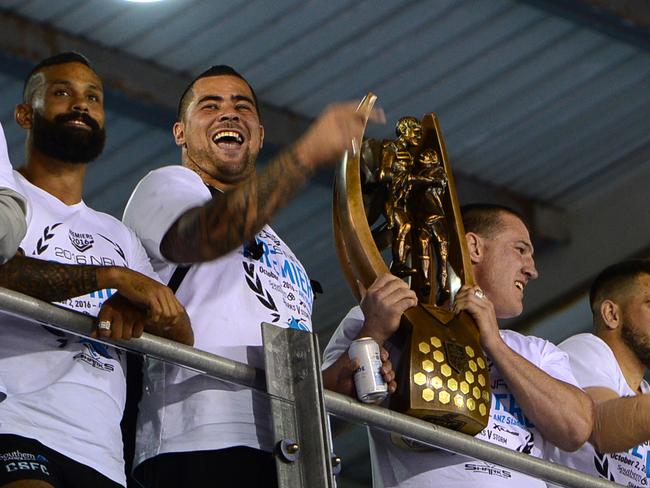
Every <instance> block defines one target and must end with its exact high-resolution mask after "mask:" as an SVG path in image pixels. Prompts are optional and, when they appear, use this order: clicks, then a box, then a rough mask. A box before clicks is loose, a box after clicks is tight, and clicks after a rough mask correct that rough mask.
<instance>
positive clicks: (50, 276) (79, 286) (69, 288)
mask: <svg viewBox="0 0 650 488" xmlns="http://www.w3.org/2000/svg"><path fill="white" fill-rule="evenodd" d="M97 269H98V266H77V265H72V264H60V263H53V262H51V261H44V260H41V259H34V258H28V257H24V256H19V255H17V256H15V257H13V258H12V259H10V260H9V261H7V262H6V263H5V264H3V265H2V266H0V286H2V287H4V288H9V289H11V290H15V291H18V292H20V293H24V294H25V295H29V296H32V297H34V298H39V299H41V300H45V301H48V302H58V301H61V300H66V299H68V298H73V297H78V296H80V295H85V294H86V293H90V292H92V291H95V290H98V289H99V286H98V282H97Z"/></svg>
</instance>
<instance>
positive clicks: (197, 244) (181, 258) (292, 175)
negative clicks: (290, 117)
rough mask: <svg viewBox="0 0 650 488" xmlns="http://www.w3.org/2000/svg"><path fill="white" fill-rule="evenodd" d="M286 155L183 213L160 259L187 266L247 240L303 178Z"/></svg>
mask: <svg viewBox="0 0 650 488" xmlns="http://www.w3.org/2000/svg"><path fill="white" fill-rule="evenodd" d="M307 176H308V174H307V170H306V169H305V168H303V167H302V166H301V164H300V161H299V160H298V158H297V156H296V155H295V154H294V152H293V151H292V150H288V151H285V152H283V153H282V154H281V155H280V156H278V157H277V158H275V159H274V160H273V161H272V162H271V163H269V165H268V166H267V167H266V168H265V169H264V171H262V172H260V173H258V174H256V176H254V177H252V178H249V179H248V180H246V181H245V182H243V183H242V184H241V185H239V186H237V187H236V188H233V189H232V190H230V191H228V192H227V193H226V194H225V195H223V196H222V197H221V198H213V199H212V200H211V201H210V202H208V203H207V204H205V205H204V206H202V207H197V208H194V209H191V210H189V211H187V212H186V213H184V214H183V215H182V216H181V217H180V218H179V219H178V220H177V221H176V222H175V223H174V225H172V227H171V228H170V229H169V231H167V233H166V234H165V237H164V238H163V240H162V242H161V245H160V250H161V252H162V254H163V256H165V257H166V258H168V259H170V260H172V261H176V262H181V263H191V262H200V261H207V260H212V259H216V258H218V257H220V256H223V255H224V254H227V253H228V252H230V251H232V250H233V249H235V248H236V247H237V246H239V245H241V244H242V243H243V242H246V241H247V240H249V239H252V238H253V236H254V235H255V234H256V233H257V232H258V231H259V230H260V229H261V228H262V227H263V226H264V225H265V224H266V223H268V221H269V220H270V218H271V217H272V216H273V214H274V213H275V212H276V211H277V210H278V209H279V208H281V207H282V206H283V205H284V204H285V203H286V202H287V201H288V200H289V199H290V198H291V196H292V195H293V194H294V193H295V192H296V190H297V189H298V188H299V187H300V186H301V185H302V184H303V183H304V182H305V180H306V179H307Z"/></svg>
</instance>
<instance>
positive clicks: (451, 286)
mask: <svg viewBox="0 0 650 488" xmlns="http://www.w3.org/2000/svg"><path fill="white" fill-rule="evenodd" d="M375 100H376V97H375V96H374V95H373V94H369V95H368V96H366V98H364V100H363V101H362V102H361V105H360V106H359V110H361V111H363V112H364V113H367V112H369V111H370V109H371V108H372V106H373V104H374V102H375ZM395 135H396V138H395V139H393V140H385V141H377V140H373V139H368V140H365V141H363V143H362V144H361V147H360V148H359V149H358V150H356V151H354V152H353V153H352V154H346V155H345V156H344V158H343V161H342V163H341V166H340V168H339V171H338V173H337V178H336V184H335V189H334V204H333V211H334V212H333V223H334V236H335V240H336V247H337V252H338V256H339V260H340V262H341V265H342V267H343V271H344V274H345V276H346V278H347V280H348V283H349V285H350V287H351V289H352V291H353V293H354V294H355V296H356V297H357V299H359V298H360V296H359V291H358V286H357V281H360V282H361V283H363V285H364V286H366V287H368V286H370V284H371V283H372V282H373V281H374V280H375V278H376V277H377V276H379V275H381V274H384V273H386V272H388V270H389V267H388V265H387V264H386V262H385V261H384V258H383V257H382V251H383V250H384V249H388V248H389V247H390V249H391V258H392V262H391V264H390V272H392V273H393V274H394V275H396V276H399V277H401V278H403V279H406V280H408V282H409V284H410V286H411V288H412V289H413V290H414V291H415V292H416V294H417V295H418V299H419V304H418V305H417V307H414V308H412V309H410V310H407V311H406V312H405V313H404V316H403V317H402V326H401V327H400V331H399V332H398V334H396V336H395V337H394V338H393V339H392V340H393V341H395V342H398V343H399V348H400V349H401V350H402V351H403V353H402V357H401V360H400V365H399V369H398V388H397V392H396V393H395V394H394V395H393V397H392V398H391V405H390V406H391V408H392V409H394V410H397V411H400V412H404V413H407V414H409V415H413V416H415V417H419V418H422V419H424V420H427V421H430V422H433V423H436V424H439V425H443V426H445V427H449V428H452V429H454V430H459V431H462V432H465V433H467V434H472V435H473V434H476V433H478V432H479V431H481V430H482V429H483V428H485V426H486V425H487V422H488V413H489V411H490V386H489V377H488V370H487V364H486V360H485V356H484V355H483V351H482V350H481V347H480V342H479V333H478V329H477V327H476V325H475V324H474V322H473V320H472V319H471V317H470V316H469V315H468V314H467V313H465V312H461V313H460V314H458V315H455V314H453V313H452V312H451V306H452V303H453V299H454V293H455V291H456V290H457V289H458V288H460V286H461V285H462V284H467V285H470V286H472V285H473V284H474V277H473V275H472V268H471V263H470V260H469V255H468V252H467V246H466V243H465V231H464V228H463V223H462V219H461V216H460V210H459V205H458V200H457V197H456V188H455V185H454V179H453V175H452V173H451V168H450V166H449V162H448V158H447V152H446V149H445V144H444V140H443V138H442V133H441V131H440V127H439V125H438V120H437V118H436V116H435V114H432V113H431V114H427V115H425V116H424V118H423V119H422V121H419V120H417V119H416V118H415V117H410V116H409V117H402V118H401V119H399V121H398V122H397V125H396V128H395Z"/></svg>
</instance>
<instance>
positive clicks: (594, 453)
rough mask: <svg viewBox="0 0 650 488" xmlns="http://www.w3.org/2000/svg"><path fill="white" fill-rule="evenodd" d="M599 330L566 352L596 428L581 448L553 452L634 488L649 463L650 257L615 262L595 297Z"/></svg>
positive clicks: (572, 341)
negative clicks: (590, 403)
mask: <svg viewBox="0 0 650 488" xmlns="http://www.w3.org/2000/svg"><path fill="white" fill-rule="evenodd" d="M589 301H590V304H591V310H592V313H593V320H594V328H593V333H591V334H589V333H585V334H578V335H575V336H573V337H570V338H569V339H567V340H566V341H564V342H563V343H562V344H560V348H562V349H563V350H564V351H566V352H567V354H568V355H569V359H570V360H571V367H572V368H573V372H574V374H575V376H576V379H577V380H578V384H579V385H580V386H581V387H582V388H584V390H585V392H587V394H588V395H589V396H590V397H591V398H592V399H593V401H594V402H595V404H596V409H595V422H594V430H593V433H592V435H591V438H590V440H589V442H588V443H586V444H585V445H584V446H583V447H582V448H581V449H580V450H579V451H577V452H574V453H567V452H564V451H561V450H559V449H557V448H556V449H553V450H552V451H551V452H550V454H549V457H550V459H551V460H552V461H555V462H558V463H562V464H566V465H567V466H570V467H572V468H575V469H579V470H581V471H584V472H586V473H589V474H592V475H594V476H600V477H602V478H605V479H608V480H610V481H615V482H616V483H619V484H622V485H625V486H631V487H635V488H640V487H646V486H648V484H649V482H650V479H649V478H648V477H649V476H650V474H649V473H650V469H649V468H650V466H648V462H649V460H650V457H649V456H648V450H649V449H650V385H648V383H647V382H646V381H645V380H644V379H643V377H644V375H645V374H646V373H647V371H648V368H649V367H650V260H631V261H624V262H621V263H617V264H614V265H612V266H610V267H608V268H606V269H605V270H604V271H602V272H601V273H600V274H599V275H598V277H597V278H596V279H595V281H594V283H593V285H592V286H591V291H590V293H589Z"/></svg>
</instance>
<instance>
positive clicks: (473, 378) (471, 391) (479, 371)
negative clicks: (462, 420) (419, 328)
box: [412, 336, 490, 416]
mask: <svg viewBox="0 0 650 488" xmlns="http://www.w3.org/2000/svg"><path fill="white" fill-rule="evenodd" d="M417 350H418V352H419V354H420V357H419V359H418V363H417V364H419V365H420V367H421V369H420V371H416V372H415V373H414V374H413V377H412V380H413V383H414V384H415V385H417V386H418V387H419V388H418V390H419V392H420V393H419V394H420V395H421V398H422V400H424V401H425V402H433V401H438V402H439V403H441V404H442V405H448V404H453V405H455V407H456V408H457V409H467V411H468V412H474V411H476V410H478V412H479V413H480V414H481V415H482V416H485V415H487V411H488V405H489V402H490V393H489V391H488V390H487V389H486V386H487V383H488V381H487V378H488V371H487V364H486V362H485V360H484V359H483V358H482V357H481V356H480V355H478V356H477V353H476V351H474V349H473V348H472V347H470V346H465V347H464V348H463V347H460V348H458V347H457V348H456V350H460V355H461V356H462V355H463V354H464V355H465V357H464V361H465V364H466V367H465V368H466V370H465V371H463V372H459V371H457V370H456V369H454V368H457V367H458V365H457V363H453V362H452V363H451V364H454V365H455V366H454V368H452V366H451V364H450V363H449V362H448V361H449V359H448V358H447V354H451V355H453V356H454V357H457V356H458V354H457V353H455V352H454V350H453V349H451V350H450V349H449V345H447V346H446V347H445V344H444V342H443V341H442V340H441V339H440V338H439V337H436V336H432V337H430V338H429V340H428V341H426V340H423V341H421V342H419V343H418V346H417ZM452 359H453V358H452ZM461 359H462V358H461Z"/></svg>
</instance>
